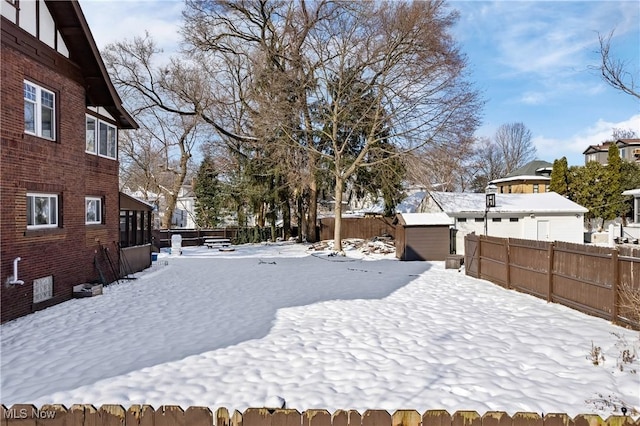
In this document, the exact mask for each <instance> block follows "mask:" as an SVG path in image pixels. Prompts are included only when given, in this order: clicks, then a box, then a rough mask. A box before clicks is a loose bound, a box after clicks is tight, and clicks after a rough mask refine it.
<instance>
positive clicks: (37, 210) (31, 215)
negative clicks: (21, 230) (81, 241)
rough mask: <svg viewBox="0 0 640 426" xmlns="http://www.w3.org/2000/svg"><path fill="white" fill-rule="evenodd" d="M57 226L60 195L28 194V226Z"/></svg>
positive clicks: (31, 227) (32, 227) (29, 227)
mask: <svg viewBox="0 0 640 426" xmlns="http://www.w3.org/2000/svg"><path fill="white" fill-rule="evenodd" d="M57 226H58V196H57V195H55V194H27V228H28V229H34V228H56V227H57Z"/></svg>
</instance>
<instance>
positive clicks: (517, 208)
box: [430, 192, 589, 214]
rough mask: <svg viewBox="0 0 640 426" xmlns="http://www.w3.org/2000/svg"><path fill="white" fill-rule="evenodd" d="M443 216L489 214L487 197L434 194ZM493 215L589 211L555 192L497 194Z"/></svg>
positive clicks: (432, 194) (470, 194)
mask: <svg viewBox="0 0 640 426" xmlns="http://www.w3.org/2000/svg"><path fill="white" fill-rule="evenodd" d="M430 195H431V197H432V198H433V200H434V201H435V202H436V204H438V206H439V207H440V208H441V209H442V211H443V212H445V213H447V214H455V213H478V212H482V213H484V211H485V204H486V196H485V194H483V193H467V192H431V193H430ZM490 211H491V212H494V213H495V212H504V213H586V212H588V211H589V210H588V209H586V208H584V207H582V206H581V205H580V204H577V203H574V202H573V201H571V200H569V199H568V198H565V197H563V196H562V195H559V194H557V193H555V192H544V193H540V194H496V206H495V207H492V208H491V210H490Z"/></svg>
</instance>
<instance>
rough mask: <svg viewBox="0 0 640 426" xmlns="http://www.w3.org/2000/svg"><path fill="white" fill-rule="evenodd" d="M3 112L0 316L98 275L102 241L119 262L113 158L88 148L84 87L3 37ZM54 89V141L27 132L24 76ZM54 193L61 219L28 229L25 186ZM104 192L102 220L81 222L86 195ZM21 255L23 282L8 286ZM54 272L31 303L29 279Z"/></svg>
mask: <svg viewBox="0 0 640 426" xmlns="http://www.w3.org/2000/svg"><path fill="white" fill-rule="evenodd" d="M1 56H2V63H1V69H2V74H1V75H2V84H1V85H0V91H1V102H0V103H1V104H2V115H1V117H0V119H1V121H0V127H1V129H2V130H1V142H0V155H1V158H2V160H1V161H2V164H1V167H0V178H1V179H0V292H1V294H0V298H1V301H0V321H1V322H5V321H7V320H10V319H14V318H17V317H19V316H22V315H26V314H28V313H30V312H33V311H35V310H38V309H41V308H43V307H47V306H50V305H51V304H55V303H59V302H62V301H65V300H68V299H70V298H71V297H72V287H73V285H76V284H80V283H84V282H88V281H93V280H97V279H98V278H99V274H98V271H97V270H96V268H95V266H94V257H95V256H96V255H100V254H101V253H103V252H102V247H103V246H107V247H108V248H109V249H110V253H111V255H112V257H113V259H114V261H115V262H117V245H116V242H117V241H118V238H119V234H118V229H119V205H118V163H117V161H114V160H110V159H106V158H101V157H97V156H95V155H90V154H87V153H85V110H86V104H85V90H84V87H83V86H82V84H80V83H79V82H78V81H76V80H77V79H72V78H69V77H65V76H63V75H62V74H61V73H58V72H57V71H56V70H54V69H51V68H49V67H47V66H45V65H42V64H41V63H39V62H38V61H35V60H33V59H31V58H27V57H26V56H25V55H23V54H21V53H20V52H18V51H16V50H14V49H13V48H11V47H10V46H9V45H8V44H5V43H4V39H3V44H2V52H1ZM24 79H28V80H30V81H32V82H34V83H36V84H39V85H41V86H42V87H45V88H47V89H49V90H52V91H53V92H54V93H55V94H56V124H57V128H56V135H57V137H56V141H55V142H54V141H49V140H46V139H42V138H38V137H34V136H31V135H27V134H24V132H23V128H24V101H23V80H24ZM30 191H37V192H52V193H57V194H58V195H59V204H60V219H59V222H60V226H59V227H58V228H55V229H46V230H27V228H26V193H27V192H30ZM86 196H98V197H104V203H105V212H104V219H105V220H104V222H105V224H104V225H89V226H87V225H85V218H84V214H85V207H84V202H85V197H86ZM16 257H20V258H21V259H22V260H21V261H20V262H19V278H20V280H23V281H24V282H25V284H24V285H7V284H6V283H7V279H8V277H9V276H10V275H12V274H13V260H14V258H16ZM50 275H51V276H53V282H54V284H53V299H51V300H49V301H47V302H43V303H39V304H34V303H33V280H34V279H37V278H41V277H46V276H50Z"/></svg>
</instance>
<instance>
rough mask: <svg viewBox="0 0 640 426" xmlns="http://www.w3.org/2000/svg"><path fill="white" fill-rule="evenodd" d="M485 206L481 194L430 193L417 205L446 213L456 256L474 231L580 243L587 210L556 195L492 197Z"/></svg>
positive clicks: (426, 209)
mask: <svg viewBox="0 0 640 426" xmlns="http://www.w3.org/2000/svg"><path fill="white" fill-rule="evenodd" d="M493 195H494V196H495V205H492V206H489V207H487V205H488V203H487V196H486V194H482V193H455V192H430V193H429V195H428V196H427V197H426V198H425V199H424V200H423V202H422V204H421V205H420V210H421V211H423V212H429V213H446V215H447V216H448V217H450V218H451V219H452V220H453V221H454V226H453V227H454V231H453V232H454V233H455V237H454V238H453V240H452V242H453V244H454V245H455V253H456V254H464V237H465V235H467V234H471V233H473V232H475V233H476V234H477V235H490V236H494V237H501V238H521V239H526V240H538V241H566V242H570V243H578V244H582V243H583V242H584V214H585V213H587V212H588V210H587V209H586V208H584V207H582V206H581V205H579V204H576V203H574V202H573V201H571V200H569V199H567V198H565V197H563V196H561V195H559V194H556V193H555V192H545V193H540V194H493Z"/></svg>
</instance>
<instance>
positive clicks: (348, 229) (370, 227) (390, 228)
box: [320, 216, 396, 240]
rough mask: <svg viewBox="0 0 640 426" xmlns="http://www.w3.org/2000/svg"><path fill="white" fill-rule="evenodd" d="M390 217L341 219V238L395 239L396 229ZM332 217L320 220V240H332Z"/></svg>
mask: <svg viewBox="0 0 640 426" xmlns="http://www.w3.org/2000/svg"><path fill="white" fill-rule="evenodd" d="M393 219H394V218H392V217H378V216H375V217H343V218H342V223H341V230H342V232H341V234H342V238H362V239H365V240H366V239H369V238H373V237H380V236H383V235H389V236H391V237H394V238H395V235H396V227H395V226H394V225H393V223H392V222H393ZM335 221H336V219H335V218H334V217H325V218H322V219H320V240H333V231H334V229H335Z"/></svg>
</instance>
